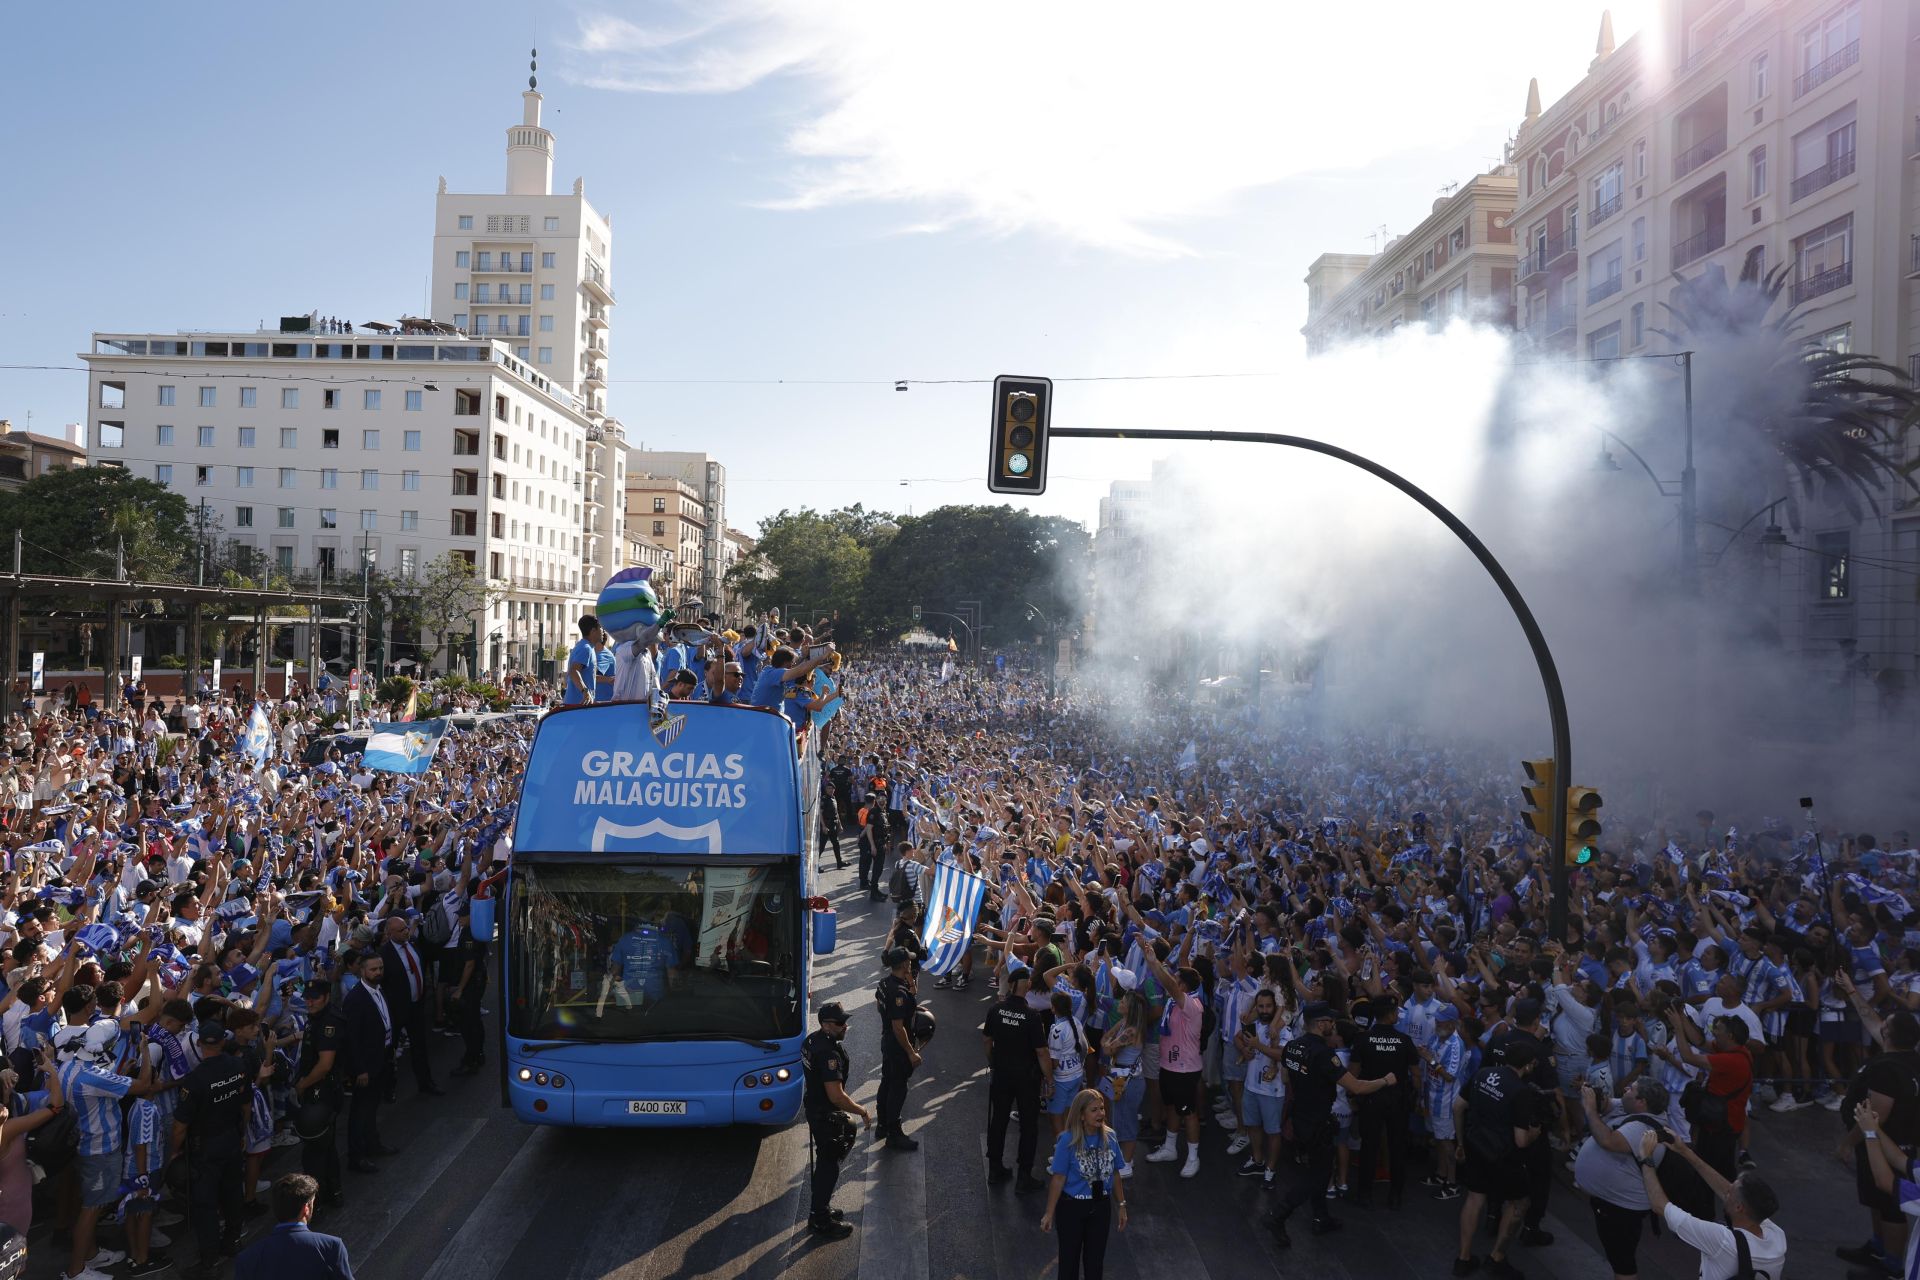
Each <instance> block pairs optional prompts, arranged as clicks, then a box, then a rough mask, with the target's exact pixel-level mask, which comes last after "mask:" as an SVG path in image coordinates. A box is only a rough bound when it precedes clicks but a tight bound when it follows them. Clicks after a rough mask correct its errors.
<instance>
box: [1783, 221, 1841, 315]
mask: <svg viewBox="0 0 1920 1280" xmlns="http://www.w3.org/2000/svg"><path fill="white" fill-rule="evenodd" d="M1793 257H1794V262H1793V266H1794V275H1795V280H1794V285H1793V302H1794V303H1796V304H1797V303H1801V302H1805V301H1806V300H1807V299H1809V298H1817V297H1819V296H1820V295H1821V294H1823V293H1831V292H1832V291H1833V290H1835V289H1839V288H1842V287H1844V286H1846V285H1848V284H1851V283H1853V215H1852V214H1850V213H1849V214H1847V215H1845V216H1844V217H1839V218H1835V219H1834V220H1833V221H1832V222H1829V223H1827V224H1826V225H1825V226H1824V227H1818V228H1816V229H1814V230H1812V231H1809V232H1808V233H1807V234H1806V235H1804V236H1801V237H1800V238H1799V239H1798V240H1795V241H1794V242H1793Z"/></svg>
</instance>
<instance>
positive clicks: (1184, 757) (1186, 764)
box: [1174, 738, 1200, 773]
mask: <svg viewBox="0 0 1920 1280" xmlns="http://www.w3.org/2000/svg"><path fill="white" fill-rule="evenodd" d="M1198 748H1199V744H1198V743H1197V742H1195V741H1194V740H1193V739H1191V738H1189V739H1187V749H1186V750H1185V751H1182V752H1181V753H1180V759H1179V761H1178V763H1176V764H1175V765H1174V768H1176V769H1178V770H1179V771H1180V772H1181V773H1192V772H1193V771H1194V770H1195V769H1198V768H1199V767H1200V755H1199V749H1198Z"/></svg>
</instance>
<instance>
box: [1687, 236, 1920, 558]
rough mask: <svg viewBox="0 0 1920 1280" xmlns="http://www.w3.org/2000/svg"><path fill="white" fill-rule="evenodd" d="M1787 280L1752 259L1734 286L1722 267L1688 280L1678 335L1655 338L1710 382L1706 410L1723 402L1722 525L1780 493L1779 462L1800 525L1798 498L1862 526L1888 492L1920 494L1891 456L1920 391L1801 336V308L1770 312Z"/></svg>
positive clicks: (1891, 371) (1917, 408) (1918, 411)
mask: <svg viewBox="0 0 1920 1280" xmlns="http://www.w3.org/2000/svg"><path fill="white" fill-rule="evenodd" d="M1791 275H1792V269H1791V268H1789V267H1779V268H1776V269H1775V270H1773V271H1771V272H1768V273H1766V274H1765V275H1764V276H1763V275H1761V274H1760V273H1759V272H1758V270H1757V269H1756V268H1755V267H1754V266H1753V265H1752V264H1751V263H1750V264H1749V265H1748V266H1747V267H1746V268H1745V269H1744V270H1742V272H1741V274H1740V276H1739V278H1738V279H1737V280H1734V281H1731V282H1730V281H1729V280H1728V278H1727V273H1726V271H1725V270H1724V269H1723V268H1722V267H1720V266H1719V265H1718V264H1715V265H1714V266H1711V267H1709V268H1708V269H1707V270H1705V271H1703V272H1701V273H1700V274H1699V275H1697V276H1694V277H1692V278H1690V279H1687V280H1683V281H1682V282H1681V284H1680V286H1679V288H1678V289H1677V290H1676V291H1675V294H1674V297H1673V300H1672V301H1671V302H1670V303H1668V304H1666V305H1667V311H1668V313H1669V315H1670V316H1671V317H1672V328H1670V329H1659V330H1656V331H1655V332H1657V333H1659V334H1660V336H1661V337H1664V338H1666V339H1667V340H1668V341H1670V342H1672V343H1674V344H1675V346H1676V347H1677V348H1683V349H1686V350H1691V351H1693V352H1695V355H1694V364H1695V374H1696V379H1697V380H1705V381H1706V382H1707V384H1708V386H1707V387H1706V388H1705V389H1706V391H1707V394H1706V395H1705V396H1703V397H1701V402H1702V403H1704V404H1708V405H1723V406H1724V412H1721V413H1717V414H1714V415H1712V417H1713V420H1714V421H1716V422H1717V423H1719V424H1720V427H1721V429H1722V430H1724V431H1725V432H1726V437H1727V438H1726V439H1725V440H1724V441H1722V442H1721V443H1722V444H1723V445H1724V446H1725V450H1724V451H1725V452H1727V453H1728V454H1729V455H1730V456H1731V457H1732V458H1733V459H1735V460H1736V462H1735V466H1736V471H1735V474H1734V476H1733V478H1732V483H1731V484H1729V485H1727V486H1724V487H1722V488H1721V489H1720V491H1719V493H1718V494H1717V495H1714V496H1710V497H1708V499H1707V502H1708V504H1709V505H1711V506H1713V507H1714V508H1716V514H1718V515H1720V516H1722V517H1724V519H1726V520H1730V521H1738V520H1739V519H1740V518H1741V516H1742V515H1744V514H1745V510H1743V508H1744V509H1751V508H1752V507H1753V506H1754V505H1755V504H1758V503H1765V502H1769V501H1771V500H1772V499H1773V498H1774V497H1775V496H1776V495H1777V494H1778V493H1779V490H1780V485H1779V474H1778V473H1779V465H1778V464H1779V462H1782V461H1784V463H1785V464H1786V468H1787V470H1788V471H1789V473H1791V475H1792V477H1793V478H1794V480H1796V481H1797V482H1798V491H1797V492H1794V491H1791V490H1790V491H1789V496H1790V499H1791V500H1790V501H1789V502H1788V504H1787V506H1788V515H1789V519H1790V520H1791V521H1792V522H1793V524H1794V525H1795V526H1796V527H1798V525H1799V523H1800V509H1799V508H1800V499H1801V497H1802V496H1806V495H1823V496H1831V497H1832V498H1834V499H1835V500H1837V501H1839V502H1840V503H1841V504H1842V505H1843V506H1845V507H1846V509H1847V510H1848V511H1849V512H1850V513H1851V514H1852V515H1853V516H1854V518H1855V519H1859V518H1861V516H1862V515H1863V514H1864V512H1865V511H1866V510H1873V511H1875V512H1877V511H1878V510H1879V509H1880V500H1881V499H1882V498H1883V497H1884V496H1885V495H1886V492H1887V488H1888V486H1889V485H1890V484H1898V485H1902V486H1904V487H1906V488H1907V489H1909V490H1910V491H1912V490H1914V488H1915V486H1914V485H1913V482H1912V479H1911V476H1910V474H1909V473H1910V470H1911V469H1910V468H1907V469H1903V468H1902V467H1901V466H1900V465H1899V464H1898V462H1897V461H1896V459H1897V458H1898V456H1899V454H1900V440H1901V436H1902V434H1903V433H1904V432H1905V431H1907V430H1909V429H1911V428H1912V426H1913V425H1914V423H1915V421H1916V420H1917V419H1920V390H1916V388H1915V386H1914V384H1913V383H1912V382H1911V381H1910V380H1909V379H1908V378H1907V376H1906V374H1905V373H1904V372H1903V371H1902V370H1900V369H1898V368H1896V367H1894V366H1893V365H1890V364H1888V363H1886V362H1885V361H1883V360H1880V359H1878V358H1876V357H1874V356H1872V355H1866V354H1854V353H1852V352H1847V351H1836V350H1832V349H1829V348H1828V347H1826V346H1824V345H1822V344H1820V343H1818V342H1816V341H1812V340H1810V339H1808V338H1807V337H1805V336H1804V335H1803V334H1802V333H1801V328H1802V321H1803V320H1804V318H1805V313H1804V312H1803V311H1801V310H1799V309H1797V308H1794V307H1791V306H1789V307H1788V308H1786V309H1785V310H1784V311H1780V312H1779V313H1778V314H1775V311H1776V308H1777V304H1778V303H1779V300H1780V295H1781V293H1782V292H1783V291H1784V290H1785V288H1786V286H1787V283H1788V280H1789V278H1790V277H1791ZM1709 443H1711V441H1709ZM1742 464H1744V465H1742Z"/></svg>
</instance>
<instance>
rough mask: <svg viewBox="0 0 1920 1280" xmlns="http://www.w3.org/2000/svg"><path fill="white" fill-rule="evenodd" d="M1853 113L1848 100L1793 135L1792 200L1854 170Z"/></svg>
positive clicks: (1800, 198)
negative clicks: (1816, 122) (1842, 105)
mask: <svg viewBox="0 0 1920 1280" xmlns="http://www.w3.org/2000/svg"><path fill="white" fill-rule="evenodd" d="M1854 116H1855V107H1854V104H1853V103H1848V104H1847V106H1846V107H1845V108H1844V109H1843V110H1840V111H1836V112H1834V113H1833V114H1832V115H1830V116H1828V117H1827V118H1826V119H1825V120H1822V121H1821V122H1820V123H1819V124H1817V125H1815V126H1813V128H1811V129H1807V130H1805V131H1803V132H1802V133H1800V134H1798V135H1796V136H1795V137H1794V140H1793V191H1792V198H1793V199H1795V200H1803V199H1805V198H1806V197H1808V196H1810V195H1812V194H1813V193H1814V192H1816V191H1818V190H1820V189H1821V188H1822V187H1828V186H1832V185H1833V184H1834V183H1836V182H1838V181H1840V179H1842V178H1844V177H1846V176H1847V175H1849V174H1851V173H1852V172H1853V160H1854V142H1855V124H1854Z"/></svg>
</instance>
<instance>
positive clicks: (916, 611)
mask: <svg viewBox="0 0 1920 1280" xmlns="http://www.w3.org/2000/svg"><path fill="white" fill-rule="evenodd" d="M913 620H914V621H915V622H918V621H920V606H919V605H915V606H913Z"/></svg>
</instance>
